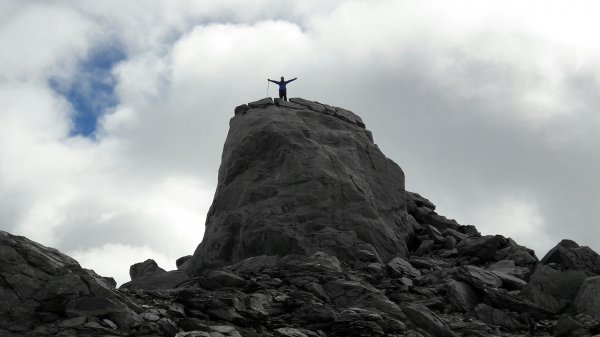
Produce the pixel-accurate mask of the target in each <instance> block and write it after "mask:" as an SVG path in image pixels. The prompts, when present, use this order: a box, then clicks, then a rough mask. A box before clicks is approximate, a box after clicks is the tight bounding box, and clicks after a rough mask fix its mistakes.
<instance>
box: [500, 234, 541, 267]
mask: <svg viewBox="0 0 600 337" xmlns="http://www.w3.org/2000/svg"><path fill="white" fill-rule="evenodd" d="M494 260H496V261H500V260H513V261H515V264H516V265H517V266H531V265H534V264H537V263H538V262H539V261H538V258H537V257H536V256H535V252H534V251H533V250H531V249H529V248H527V247H525V246H521V245H518V244H517V243H516V242H515V241H514V240H513V239H511V238H508V239H506V246H505V247H504V248H502V249H499V250H497V251H496V255H495V256H494Z"/></svg>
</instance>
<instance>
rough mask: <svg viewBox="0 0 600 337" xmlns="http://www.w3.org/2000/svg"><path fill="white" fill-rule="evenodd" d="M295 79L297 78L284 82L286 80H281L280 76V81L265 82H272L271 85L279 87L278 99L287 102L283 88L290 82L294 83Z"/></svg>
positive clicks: (270, 80) (285, 91)
mask: <svg viewBox="0 0 600 337" xmlns="http://www.w3.org/2000/svg"><path fill="white" fill-rule="evenodd" d="M297 78H298V77H294V78H292V79H291V80H289V81H286V80H284V79H283V76H281V81H273V80H272V79H267V80H268V81H269V82H273V83H275V84H277V85H279V99H282V98H283V100H284V101H287V90H286V88H285V86H286V85H287V84H288V83H290V82H292V81H295V80H296V79H297Z"/></svg>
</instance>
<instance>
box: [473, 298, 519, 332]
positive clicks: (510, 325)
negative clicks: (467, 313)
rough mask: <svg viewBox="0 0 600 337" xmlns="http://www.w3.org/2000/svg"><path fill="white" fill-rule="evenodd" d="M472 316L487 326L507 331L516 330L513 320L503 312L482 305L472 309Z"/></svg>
mask: <svg viewBox="0 0 600 337" xmlns="http://www.w3.org/2000/svg"><path fill="white" fill-rule="evenodd" d="M473 315H474V316H475V317H477V318H478V319H480V320H482V321H483V322H485V323H487V324H491V325H496V326H500V327H502V328H504V329H506V330H509V331H514V330H515V329H516V328H517V323H516V322H515V320H514V319H512V318H511V317H510V316H508V315H507V314H506V313H505V312H504V311H502V310H499V309H496V308H492V307H490V306H489V305H486V304H484V303H480V304H478V305H477V306H476V307H475V308H474V309H473Z"/></svg>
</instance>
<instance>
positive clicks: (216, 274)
mask: <svg viewBox="0 0 600 337" xmlns="http://www.w3.org/2000/svg"><path fill="white" fill-rule="evenodd" d="M197 282H198V284H199V285H200V286H202V287H203V288H206V289H221V288H242V287H243V286H245V285H246V281H245V280H244V279H243V278H242V277H240V276H238V275H236V274H234V273H232V272H230V271H227V270H220V269H211V270H206V271H205V272H204V273H202V276H201V277H199V278H198V279H197Z"/></svg>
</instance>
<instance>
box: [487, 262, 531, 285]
mask: <svg viewBox="0 0 600 337" xmlns="http://www.w3.org/2000/svg"><path fill="white" fill-rule="evenodd" d="M487 270H489V271H497V272H501V273H504V274H506V275H510V276H513V277H516V278H519V279H521V280H526V279H528V278H529V274H531V269H529V268H528V267H519V266H517V265H516V263H515V261H513V260H500V261H498V262H495V263H492V264H491V265H489V266H488V267H487Z"/></svg>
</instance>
